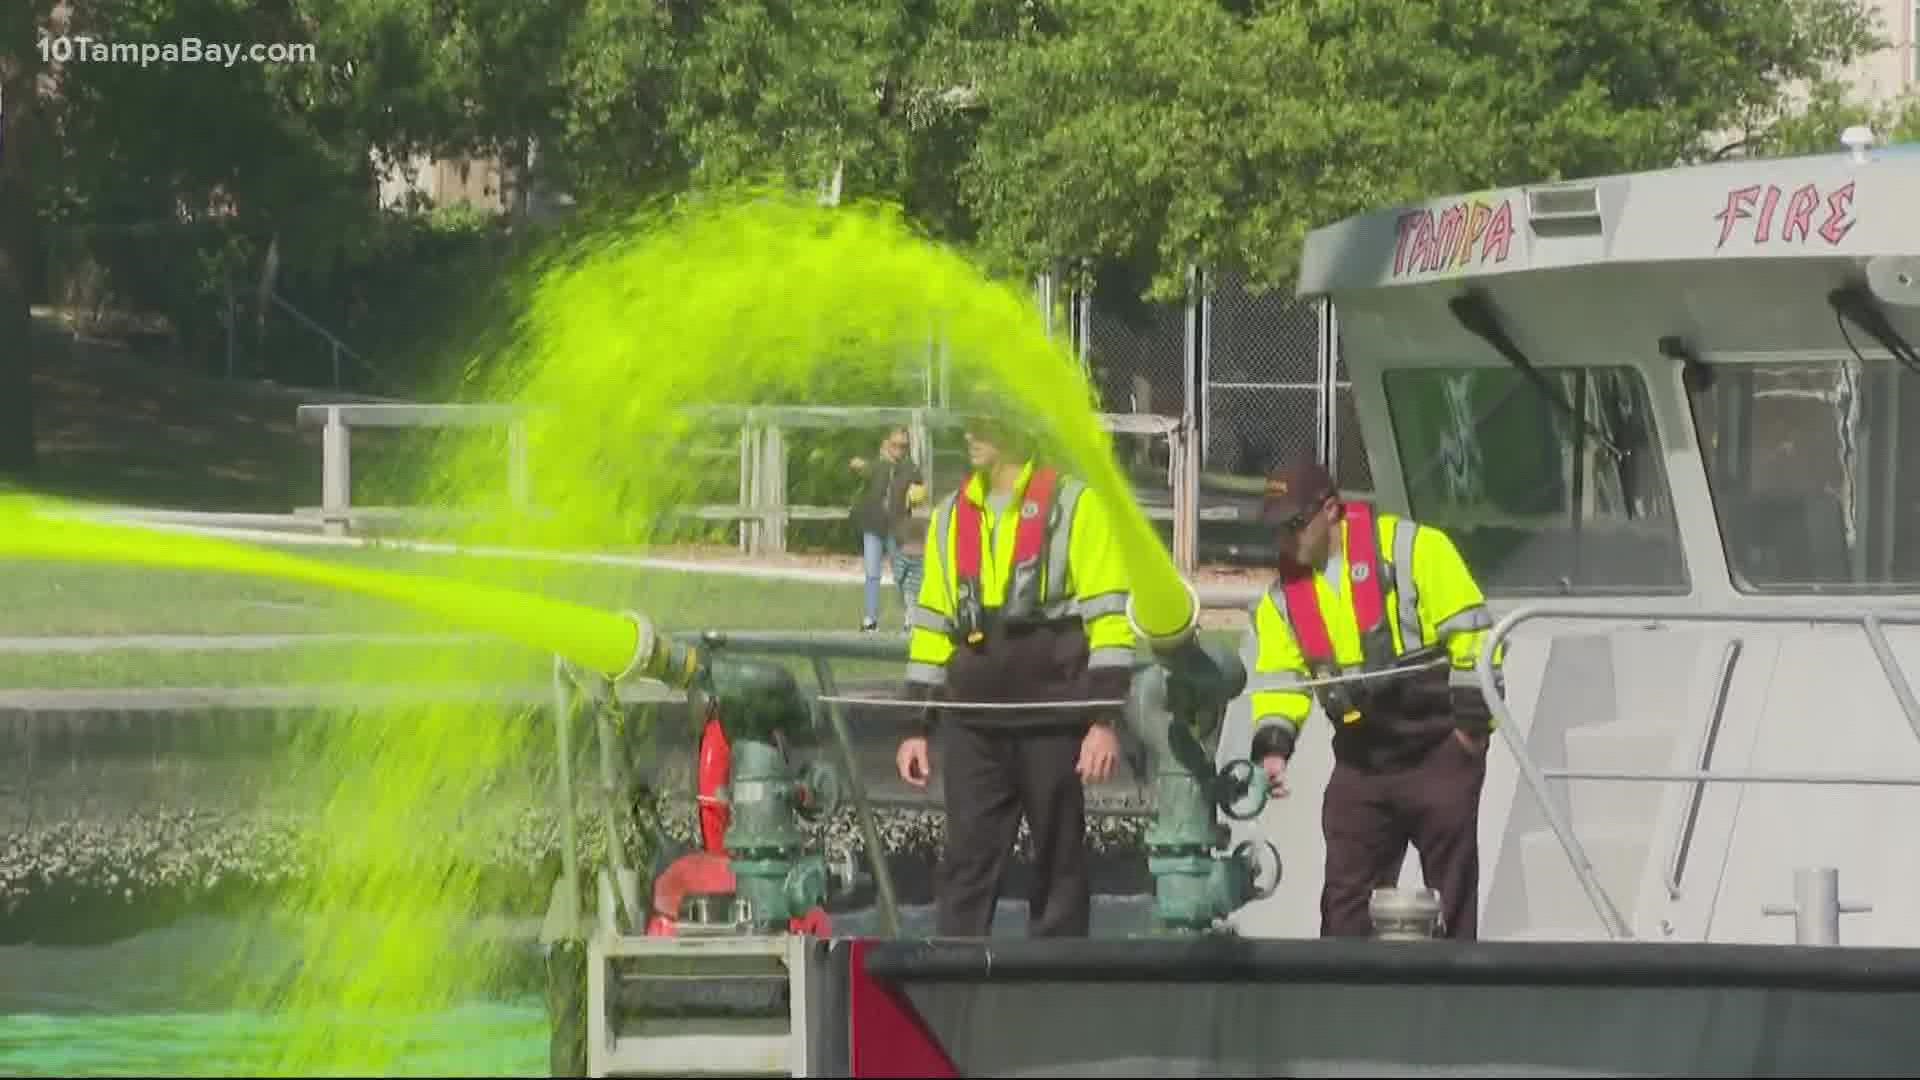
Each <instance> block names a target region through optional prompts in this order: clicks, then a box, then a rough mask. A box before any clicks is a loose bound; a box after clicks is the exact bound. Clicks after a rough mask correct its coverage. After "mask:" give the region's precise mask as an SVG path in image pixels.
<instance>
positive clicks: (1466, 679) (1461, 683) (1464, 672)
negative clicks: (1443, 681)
mask: <svg viewBox="0 0 1920 1080" xmlns="http://www.w3.org/2000/svg"><path fill="white" fill-rule="evenodd" d="M1447 685H1448V686H1450V687H1452V688H1454V689H1456V690H1470V689H1474V688H1476V687H1478V686H1479V685H1480V676H1478V675H1476V674H1474V672H1473V669H1471V668H1466V669H1462V668H1451V669H1449V670H1448V671H1447Z"/></svg>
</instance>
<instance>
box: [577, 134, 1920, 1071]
mask: <svg viewBox="0 0 1920 1080" xmlns="http://www.w3.org/2000/svg"><path fill="white" fill-rule="evenodd" d="M1857 134H1859V133H1858V132H1849V136H1854V135H1857ZM1917 192H1920V154H1917V153H1907V152H1904V149H1903V148H1898V147H1895V148H1878V149H1876V148H1874V147H1873V146H1872V145H1871V140H1870V138H1850V139H1849V144H1848V145H1847V148H1846V150H1845V151H1843V152H1839V153H1835V154H1831V155H1815V156H1809V157H1801V158H1788V159H1778V160H1755V161H1734V162H1726V163H1719V164H1713V165H1706V166H1697V167H1686V168H1676V169H1670V170H1662V171H1653V172H1644V173H1635V174H1625V175H1617V176H1608V177H1601V178H1597V179H1589V180H1579V181H1567V182H1556V183H1552V184H1542V185H1537V186H1526V187H1519V188H1511V189H1506V190H1498V191H1486V192H1479V193H1473V194H1464V195H1458V196H1451V197H1447V198H1442V199H1437V200H1434V201H1431V202H1428V203H1425V204H1422V205H1417V206H1408V207H1398V208H1393V209H1389V210H1383V211H1380V212H1377V213H1371V214H1367V215H1363V216H1359V217H1355V218H1351V219H1348V220H1345V221H1341V222H1338V223H1336V224H1333V225H1330V226H1328V227H1325V228H1322V229H1319V230H1317V231H1315V232H1314V233H1312V234H1311V236H1310V237H1309V238H1308V240H1307V243H1306V247H1305V250H1304V253H1303V257H1302V264H1301V268H1300V273H1299V276H1298V281H1299V283H1298V291H1299V293H1300V294H1301V295H1302V296H1307V297H1318V298H1324V299H1325V300H1326V301H1328V302H1329V304H1330V307H1331V309H1332V311H1333V312H1334V314H1335V315H1336V316H1337V319H1338V329H1339V341H1340V343H1341V348H1342V350H1343V356H1342V360H1343V362H1344V365H1345V368H1346V371H1347V373H1348V376H1349V378H1350V382H1351V386H1352V394H1353V401H1354V405H1355V413H1356V414H1357V416H1358V422H1359V424H1360V426H1361V429H1362V433H1363V436H1364V445H1365V447H1366V453H1367V459H1368V464H1369V465H1370V467H1371V473H1372V476H1373V479H1374V484H1373V490H1372V492H1371V498H1373V499H1374V500H1375V501H1376V502H1377V503H1378V504H1379V505H1380V506H1381V507H1383V508H1385V509H1389V510H1392V511H1395V512H1399V513H1404V514H1408V515H1410V516H1411V517H1413V518H1414V519H1416V520H1419V521H1421V522H1423V523H1426V524H1430V525H1435V526H1438V527H1440V528H1443V529H1445V530H1447V531H1448V533H1449V534H1450V535H1451V536H1452V537H1453V538H1454V540H1455V542H1456V543H1457V544H1458V545H1459V547H1460V549H1461V551H1462V553H1463V554H1464V555H1465V556H1466V558H1467V560H1468V562H1469V564H1470V565H1472V566H1473V567H1474V569H1475V571H1476V574H1477V576H1478V577H1479V578H1480V581H1481V583H1482V585H1483V587H1484V589H1485V590H1486V592H1487V594H1488V597H1489V600H1490V603H1491V606H1492V607H1493V609H1494V612H1495V614H1496V616H1497V624H1496V626H1495V628H1494V630H1493V631H1492V633H1491V640H1490V642H1489V644H1488V648H1487V650H1486V653H1485V654H1484V655H1485V656H1490V655H1491V654H1492V650H1493V646H1494V645H1495V644H1497V643H1505V644H1506V646H1507V652H1506V656H1507V659H1506V663H1505V671H1504V679H1505V682H1504V692H1501V691H1499V690H1496V687H1495V681H1494V673H1493V672H1492V670H1491V669H1490V667H1489V666H1488V663H1489V662H1488V661H1487V660H1486V659H1484V658H1483V660H1482V666H1481V670H1480V672H1479V676H1480V680H1481V686H1482V690H1483V693H1485V694H1486V696H1487V699H1488V701H1489V703H1490V705H1491V707H1492V709H1493V712H1494V715H1495V718H1496V721H1497V733H1498V734H1497V736H1496V740H1495V741H1496V744H1497V749H1495V750H1494V751H1493V753H1492V755H1491V757H1490V760H1489V765H1488V775H1487V780H1486V784H1485V789H1484V793H1483V796H1482V808H1481V818H1480V839H1481V852H1482V872H1481V882H1480V889H1481V896H1480V910H1481V913H1482V914H1481V932H1480V940H1478V941H1475V942H1458V941H1451V940H1446V939H1443V938H1440V937H1439V936H1438V935H1437V934H1436V932H1435V926H1434V923H1435V919H1434V914H1435V910H1436V909H1435V905H1434V904H1433V903H1432V898H1431V895H1430V894H1428V893H1426V892H1425V891H1424V890H1423V888H1422V884H1423V883H1422V880H1421V877H1420V872H1419V866H1418V857H1417V853H1409V855H1408V857H1407V860H1406V865H1405V867H1404V872H1403V875H1402V878H1401V881H1400V883H1399V886H1398V887H1397V888H1393V887H1388V888H1383V889H1381V890H1380V891H1379V892H1378V893H1377V894H1376V897H1375V901H1376V902H1375V907H1374V916H1375V918H1374V922H1375V936H1374V938H1373V939H1372V940H1339V941H1333V940H1325V941H1323V940H1319V939H1318V938H1317V934H1318V911H1317V902H1318V894H1319V888H1320V861H1321V858H1322V854H1323V848H1322V843H1321V839H1320V827H1319V822H1320V807H1319V800H1318V791H1319V790H1320V785H1321V784H1322V783H1323V782H1324V780H1325V778H1326V776H1327V775H1328V772H1329V770H1330V768H1331V760H1332V759H1331V753H1330V750H1329V747H1328V744H1329V739H1328V731H1329V725H1328V724H1327V723H1326V722H1325V721H1324V720H1322V719H1319V718H1315V719H1313V720H1311V721H1310V722H1309V725H1308V727H1307V729H1306V733H1305V734H1304V735H1303V737H1302V740H1301V743H1300V746H1299V748H1298V750H1297V752H1296V757H1295V759H1294V762H1293V765H1292V769H1291V771H1290V781H1291V785H1292V787H1293V789H1294V791H1295V794H1294V795H1293V796H1292V797H1291V798H1289V799H1285V800H1274V801H1271V802H1269V801H1268V799H1267V797H1266V793H1265V787H1264V784H1262V783H1258V782H1256V779H1255V777H1256V775H1257V770H1256V768H1255V767H1254V765H1253V764H1252V763H1251V762H1249V761H1247V760H1246V754H1247V746H1248V738H1249V731H1248V715H1247V702H1246V695H1245V693H1244V689H1245V684H1246V678H1247V671H1248V669H1249V667H1250V665H1251V657H1250V656H1248V655H1240V654H1237V653H1236V652H1235V651H1234V650H1232V649H1223V648H1218V647H1212V646H1209V645H1208V644H1206V643H1205V641H1204V640H1202V639H1199V638H1196V637H1193V636H1192V635H1187V636H1185V637H1183V638H1181V639H1179V640H1171V641H1166V640H1162V641H1155V642H1154V643H1153V647H1152V648H1146V647H1143V650H1142V656H1141V659H1140V662H1139V668H1138V674H1137V677H1136V679H1135V685H1134V690H1133V694H1132V698H1131V700H1130V704H1129V708H1128V710H1127V725H1128V728H1129V730H1130V732H1131V736H1132V738H1133V740H1134V741H1135V742H1136V743H1137V746H1138V747H1139V749H1140V751H1141V752H1142V754H1143V755H1144V761H1145V763H1146V764H1145V768H1144V770H1143V772H1144V779H1145V780H1146V781H1147V782H1148V783H1149V784H1150V786H1151V789H1152V793H1153V804H1152V814H1153V821H1152V827H1151V829H1150V830H1149V832H1148V833H1147V837H1146V848H1147V850H1146V853H1145V858H1146V859H1147V861H1148V868H1149V870H1150V872H1151V874H1152V877H1153V880H1154V897H1153V904H1154V908H1153V927H1152V929H1151V930H1150V931H1149V932H1146V933H1142V934H1138V935H1134V936H1127V937H1111V938H1093V939H1082V940H1028V939H1024V938H1018V937H1012V938H998V937H996V938H992V939H987V940H938V939H935V940H922V939H914V938H910V937H905V936H902V935H900V934H899V933H898V932H897V924H891V925H894V926H895V927H896V929H894V930H892V931H889V932H888V933H884V934H881V935H879V936H872V937H869V936H849V935H842V934H837V933H835V931H834V928H833V926H832V920H831V919H830V918H829V917H828V916H827V915H826V914H825V912H826V909H827V906H828V902H829V897H830V896H831V895H832V894H833V893H834V892H835V891H836V890H841V889H845V888H847V887H848V882H849V881H851V880H852V879H853V878H856V877H858V876H860V875H861V874H862V873H868V874H871V875H873V876H874V877H876V878H877V879H878V881H877V882H876V884H877V885H878V886H879V888H878V892H879V895H880V896H881V900H882V904H883V906H884V905H886V904H887V903H890V901H889V900H888V895H889V894H888V889H887V888H886V886H885V879H886V875H887V869H886V865H885V862H884V859H883V857H882V854H881V853H882V852H883V850H884V849H883V846H882V844H881V842H880V837H879V835H878V831H877V827H876V826H875V825H874V818H873V814H872V811H871V808H870V807H869V806H867V805H866V800H865V796H864V795H863V793H862V789H861V784H860V781H859V777H858V774H857V771H856V770H855V769H854V768H853V761H852V756H851V754H852V751H851V741H850V739H849V738H848V736H847V732H846V727H847V723H846V717H845V708H846V703H847V698H846V697H845V696H844V695H842V694H840V693H839V692H838V690H837V689H836V687H835V684H834V682H833V678H832V673H831V665H830V661H831V660H832V659H834V658H846V657H864V658H867V659H891V660H900V661H902V662H904V657H905V641H904V638H902V637H900V636H897V635H895V636H885V635H858V636H855V635H831V634H828V635H817V636H812V637H806V638H795V637H791V636H789V637H778V636H774V635H753V634H722V633H709V634H695V635H691V636H685V637H676V636H672V635H668V634H664V633H659V632H656V631H654V630H652V629H651V628H650V627H648V626H646V625H645V623H644V620H641V621H642V629H643V633H642V635H641V637H642V648H641V650H640V652H639V653H638V654H637V656H636V662H635V664H634V666H633V668H632V669H631V671H630V672H629V673H627V674H626V675H623V676H622V677H620V678H612V679H609V678H603V677H599V676H596V675H591V674H588V673H582V672H579V671H575V670H573V669H571V668H570V667H569V666H568V665H567V664H565V663H564V662H562V663H559V664H557V665H556V669H555V679H554V685H555V701H554V708H555V710H556V711H557V713H558V714H559V715H560V719H561V721H562V722H560V723H556V725H555V730H556V731H557V732H558V733H559V740H560V746H559V754H560V760H561V761H562V762H563V769H562V784H561V786H562V789H563V796H564V797H565V798H567V799H569V800H571V799H572V798H573V796H574V791H575V789H576V787H577V788H578V789H579V790H582V791H586V790H593V791H597V792H599V793H600V795H599V797H600V798H602V799H604V801H605V804H606V813H607V815H608V822H609V827H608V829H607V830H606V835H607V836H609V837H616V836H618V835H619V831H618V828H617V827H615V822H614V819H615V818H616V817H617V816H618V815H619V814H620V813H622V812H623V810H622V805H621V804H622V799H623V796H622V795H621V794H620V781H619V778H618V776H617V762H616V760H615V759H616V757H617V753H618V751H617V747H616V739H615V736H614V734H613V730H612V729H613V716H614V710H613V709H612V708H611V707H610V703H617V702H621V701H626V702H631V701H634V700H640V699H646V696H647V695H650V694H651V695H654V696H655V697H656V698H658V699H660V700H667V699H673V700H680V701H684V702H686V703H687V705H688V707H689V708H690V709H692V710H693V715H695V716H697V717H700V718H701V719H702V723H703V725H704V726H703V728H702V738H701V746H700V750H699V774H698V775H699V782H698V793H697V794H698V796H699V800H700V801H699V804H698V806H697V811H696V812H697V813H698V814H699V815H700V822H701V830H700V835H701V845H700V850H696V851H693V852H689V853H686V854H684V855H683V856H681V857H680V858H679V859H678V860H677V861H675V862H673V863H672V864H671V865H669V866H667V867H665V868H664V869H662V870H659V871H658V872H656V871H653V870H651V869H648V868H643V867H637V866H633V865H628V864H627V860H626V858H625V857H624V856H623V854H622V852H621V850H620V845H619V844H618V843H617V842H614V843H608V844H607V845H606V849H607V850H606V851H605V852H604V853H600V854H599V855H596V856H593V857H589V854H590V853H587V852H583V851H582V850H581V848H580V847H579V846H577V843H576V838H575V837H574V836H572V835H571V833H569V835H568V836H567V837H566V838H565V843H566V846H565V849H564V860H565V865H564V868H563V871H562V873H561V876H560V879H559V880H558V881H556V882H555V884H554V887H553V892H552V901H551V904H550V908H549V911H548V915H547V920H546V930H545V931H544V932H543V935H542V942H543V945H544V946H545V948H546V949H547V955H548V965H549V976H550V986H549V1000H550V1004H551V1011H552V1016H553V1035H554V1069H555V1075H583V1074H584V1075H589V1076H674V1077H680V1076H689V1075H700V1074H706V1075H728V1076H745V1075H767V1076H776V1075H777V1076H850V1077H880V1076H886V1077H899V1076H920V1077H957V1076H1017V1077H1040V1076H1060V1077H1067V1076H1073V1077H1084V1076H1201V1075H1207V1076H1387V1075H1514V1076H1520V1075H1525V1076H1685V1075H1742V1076H1843V1075H1844V1076H1866V1075H1883V1076H1909V1075H1911V1073H1912V1070H1913V1067H1914V1065H1913V1063H1914V1062H1916V1061H1920V1025H1915V1024H1914V1023H1913V1022H1912V1020H1911V1017H1912V1016H1913V1015H1914V1012H1915V1010H1916V1008H1920V950H1916V949H1915V948H1914V946H1915V945H1916V944H1917V943H1920V855H1916V854H1914V853H1915V851H1916V850H1920V847H1917V846H1916V844H1915V843H1914V841H1912V840H1910V839H1908V838H1907V837H1906V836H1905V834H1904V833H1903V832H1902V831H1901V830H1902V829H1903V828H1904V827H1905V825H1906V824H1907V823H1910V822H1912V821H1914V820H1920V791H1916V790H1915V789H1916V787H1920V699H1916V697H1915V693H1914V689H1913V685H1912V682H1911V676H1910V675H1909V671H1910V670H1911V668H1909V667H1908V665H1909V664H1912V663H1914V662H1915V660H1916V658H1917V657H1920V632H1916V631H1915V629H1914V625H1915V624H1916V623H1920V608H1916V606H1915V604H1914V600H1915V592H1916V589H1917V588H1920V470H1914V471H1908V470H1906V469H1904V468H1902V463H1903V462H1906V461H1908V460H1914V459H1915V454H1916V452H1917V451H1916V449H1909V443H1911V445H1912V446H1913V447H1915V448H1920V428H1916V429H1915V430H1914V431H1912V432H1905V433H1904V434H1903V430H1902V429H1903V428H1904V427H1905V418H1906V417H1907V416H1908V415H1909V414H1912V415H1914V416H1915V417H1916V419H1920V351H1916V346H1915V344H1914V342H1915V341H1917V340H1920V213H1915V212H1914V206H1915V198H1916V193H1917ZM1910 406H1911V407H1910ZM782 653H785V654H800V655H808V656H811V657H812V659H813V664H814V670H815V672H816V674H817V676H818V682H819V686H818V687H817V688H816V689H811V690H809V689H803V688H802V686H801V685H800V683H799V682H798V680H797V679H796V678H795V677H794V676H793V675H792V674H791V671H790V670H789V669H788V668H787V667H785V666H783V665H781V664H779V663H777V662H775V660H774V659H772V657H773V656H775V655H776V654H782ZM696 670H698V671H700V672H702V673H703V674H702V675H700V676H699V677H698V678H697V679H696V678H695V677H694V676H693V674H692V673H693V672H695V671H696ZM581 717H591V718H592V723H591V727H590V731H591V735H590V736H589V737H590V738H592V739H594V740H596V741H597V743H598V746H599V755H598V756H599V760H600V762H601V765H602V775H601V776H600V777H599V781H598V783H587V782H586V781H584V780H582V779H580V778H572V777H569V776H568V775H567V773H566V769H565V767H564V763H565V762H568V761H571V760H573V758H574V750H573V747H572V745H571V744H570V743H569V739H571V738H577V737H578V736H576V735H573V734H570V733H571V732H574V731H576V730H577V729H578V728H579V726H580V725H578V724H576V720H578V719H579V718H581ZM806 724H813V725H818V726H819V727H820V729H821V730H826V731H828V732H829V735H830V740H831V741H832V742H833V743H834V744H835V745H837V746H838V747H840V749H841V751H842V752H843V765H844V767H842V768H835V767H833V765H832V764H831V763H821V762H810V763H807V764H805V765H796V764H794V763H793V762H792V761H791V760H790V758H789V756H788V755H787V754H786V753H785V752H784V750H783V748H782V747H783V744H784V735H783V733H784V732H788V731H791V730H794V727H795V725H806ZM847 800H851V801H852V803H853V805H854V809H855V812H856V814H857V816H858V818H859V821H860V825H861V828H862V831H863V832H864V833H865V834H866V845H865V847H866V851H867V854H868V865H867V866H866V867H864V868H863V867H861V866H856V865H850V864H846V863H842V864H839V865H835V864H834V863H833V862H832V861H831V860H829V859H827V858H826V857H825V856H824V855H823V854H822V853H820V852H817V851H810V850H807V845H806V841H805V834H804V832H803V830H802V829H800V828H799V823H800V822H801V821H803V820H805V819H806V818H808V817H813V816H818V815H820V814H822V813H826V812H830V811H831V809H832V808H834V807H836V806H838V805H840V804H841V803H842V802H844V801H847ZM569 805H571V803H569ZM563 819H564V820H566V821H568V822H569V823H571V820H572V819H571V816H570V815H563ZM1282 856H1284V860H1285V868H1286V872H1285V873H1284V874H1283V873H1281V858H1282ZM883 921H886V920H883Z"/></svg>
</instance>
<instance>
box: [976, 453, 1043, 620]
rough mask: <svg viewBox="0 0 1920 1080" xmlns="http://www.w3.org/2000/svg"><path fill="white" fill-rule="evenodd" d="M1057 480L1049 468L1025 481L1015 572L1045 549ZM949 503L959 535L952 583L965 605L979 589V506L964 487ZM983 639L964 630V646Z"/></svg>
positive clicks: (1034, 559) (1028, 563)
mask: <svg viewBox="0 0 1920 1080" xmlns="http://www.w3.org/2000/svg"><path fill="white" fill-rule="evenodd" d="M1057 480H1058V475H1057V474H1056V473H1055V472H1054V471H1053V470H1052V469H1048V468H1037V469H1035V470H1033V476H1032V478H1031V479H1029V480H1028V481H1027V490H1026V497H1025V499H1024V500H1023V501H1022V503H1021V506H1020V527H1019V530H1018V531H1017V532H1015V533H1014V537H1013V565H1014V568H1015V569H1018V568H1020V567H1022V566H1030V565H1032V564H1033V563H1034V562H1036V561H1038V560H1039V558H1040V555H1041V551H1042V549H1044V548H1045V547H1046V543H1047V518H1048V516H1049V515H1051V514H1052V512H1053V490H1054V485H1055V483H1056V481H1057ZM953 502H954V507H953V511H954V519H955V521H956V522H957V525H956V526H955V530H954V531H955V532H957V533H958V534H959V535H958V536H956V537H955V538H954V549H953V573H954V584H955V586H956V587H957V588H958V590H959V591H960V593H961V602H962V603H966V602H968V598H969V597H977V596H978V595H979V589H980V507H979V506H978V505H976V504H975V503H974V501H973V500H972V499H969V498H967V489H966V488H965V487H964V486H963V487H962V488H961V489H960V493H959V494H958V495H956V496H954V500H953ZM985 636H986V634H985V631H984V630H983V629H982V628H981V627H980V626H979V625H978V624H977V623H976V624H974V625H973V626H972V627H971V628H970V629H969V630H968V631H967V644H969V645H978V644H979V643H980V642H981V641H982V640H983V639H984V638H985Z"/></svg>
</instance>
